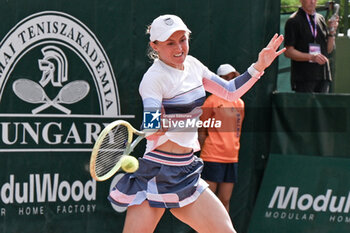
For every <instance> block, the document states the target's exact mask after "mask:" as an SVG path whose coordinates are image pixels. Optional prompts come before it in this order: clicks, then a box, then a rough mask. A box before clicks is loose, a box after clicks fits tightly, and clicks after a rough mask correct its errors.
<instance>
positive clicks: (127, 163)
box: [121, 155, 139, 173]
mask: <svg viewBox="0 0 350 233" xmlns="http://www.w3.org/2000/svg"><path fill="white" fill-rule="evenodd" d="M121 167H122V169H123V170H124V171H125V172H127V173H133V172H135V171H136V170H137V169H138V168H139V161H138V160H137V159H136V158H135V157H133V156H130V155H124V156H123V157H122V158H121Z"/></svg>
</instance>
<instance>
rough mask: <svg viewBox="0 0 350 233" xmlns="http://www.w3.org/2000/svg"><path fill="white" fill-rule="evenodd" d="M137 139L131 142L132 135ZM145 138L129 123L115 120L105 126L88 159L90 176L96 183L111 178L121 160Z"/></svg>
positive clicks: (119, 165) (118, 167)
mask: <svg viewBox="0 0 350 233" xmlns="http://www.w3.org/2000/svg"><path fill="white" fill-rule="evenodd" d="M134 134H135V135H137V136H138V137H137V138H136V139H135V140H134V141H133V135H134ZM143 138H145V133H144V132H142V131H138V130H136V129H135V128H133V127H132V126H131V124H130V123H128V122H127V121H123V120H117V121H114V122H112V123H110V124H109V125H107V126H106V127H105V128H104V129H103V130H102V132H101V133H100V135H99V136H98V138H97V140H96V142H95V145H94V147H93V149H92V153H91V158H90V174H91V176H92V178H94V179H95V180H97V181H104V180H107V179H109V178H110V177H112V176H113V175H114V174H115V173H116V172H117V171H118V170H119V169H120V167H121V158H122V157H123V156H125V155H129V154H130V153H131V152H132V151H133V150H134V148H135V147H136V145H137V144H138V143H139V142H140V141H141V140H142V139H143Z"/></svg>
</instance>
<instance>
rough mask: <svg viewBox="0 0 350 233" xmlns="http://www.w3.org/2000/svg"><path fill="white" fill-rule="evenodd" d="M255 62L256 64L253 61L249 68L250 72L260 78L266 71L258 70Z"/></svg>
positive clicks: (254, 76)
mask: <svg viewBox="0 0 350 233" xmlns="http://www.w3.org/2000/svg"><path fill="white" fill-rule="evenodd" d="M254 64H255V63H253V64H252V65H251V66H249V68H248V73H249V74H250V75H251V76H252V77H253V78H256V79H260V77H261V76H262V75H263V74H264V71H262V72H259V71H257V70H256V69H255V68H254Z"/></svg>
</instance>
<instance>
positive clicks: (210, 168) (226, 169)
mask: <svg viewBox="0 0 350 233" xmlns="http://www.w3.org/2000/svg"><path fill="white" fill-rule="evenodd" d="M202 179H204V180H207V181H212V182H217V183H222V182H226V183H237V180H238V163H215V162H205V161H204V168H203V171H202Z"/></svg>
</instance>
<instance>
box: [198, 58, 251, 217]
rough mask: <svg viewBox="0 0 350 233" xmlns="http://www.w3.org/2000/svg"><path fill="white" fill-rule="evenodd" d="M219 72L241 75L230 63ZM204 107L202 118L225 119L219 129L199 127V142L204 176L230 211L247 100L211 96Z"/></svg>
mask: <svg viewBox="0 0 350 233" xmlns="http://www.w3.org/2000/svg"><path fill="white" fill-rule="evenodd" d="M217 74H218V75H219V76H220V77H222V78H223V79H225V80H227V81H229V80H232V79H234V78H235V77H237V76H239V75H240V73H239V72H237V71H236V69H235V68H234V67H232V66H231V65H229V64H223V65H221V66H220V67H219V68H218V70H217ZM202 108H203V114H202V116H201V120H202V121H205V120H207V119H209V118H215V119H216V120H220V121H221V122H223V126H222V127H221V128H220V129H217V128H213V129H209V130H208V129H207V128H206V129H203V128H202V129H200V130H199V142H200V144H201V148H202V151H201V154H200V157H201V158H202V159H203V161H204V168H203V171H202V178H203V179H204V180H205V181H206V182H207V183H208V184H209V188H210V189H211V190H212V191H213V192H214V193H215V194H216V195H217V196H218V198H219V199H220V201H221V202H222V203H223V205H224V206H225V208H226V210H227V212H228V211H229V207H230V199H231V195H232V191H233V187H234V184H235V183H236V182H237V173H238V171H237V169H238V151H239V148H240V142H239V140H240V135H241V128H242V121H243V118H244V102H243V100H242V99H241V98H238V99H237V100H234V101H227V100H224V99H222V98H220V97H218V96H216V95H211V96H209V97H208V98H207V99H206V101H205V102H204V105H203V107H202Z"/></svg>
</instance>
